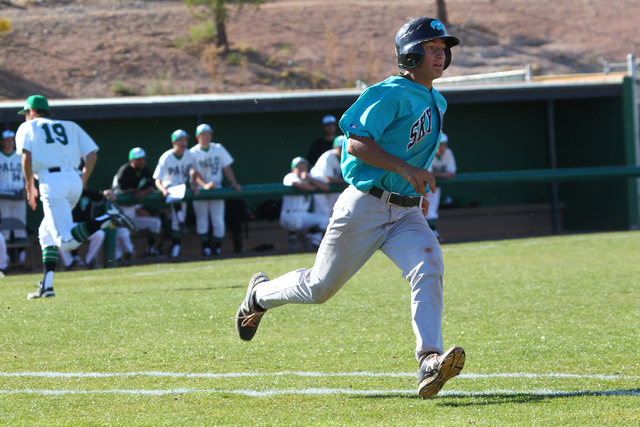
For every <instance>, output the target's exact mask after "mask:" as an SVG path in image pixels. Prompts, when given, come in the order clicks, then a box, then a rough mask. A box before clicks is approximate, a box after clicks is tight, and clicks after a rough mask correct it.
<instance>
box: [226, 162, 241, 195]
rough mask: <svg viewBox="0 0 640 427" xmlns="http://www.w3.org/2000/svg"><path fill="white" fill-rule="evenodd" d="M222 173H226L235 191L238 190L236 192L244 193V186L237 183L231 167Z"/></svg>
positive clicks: (227, 167)
mask: <svg viewBox="0 0 640 427" xmlns="http://www.w3.org/2000/svg"><path fill="white" fill-rule="evenodd" d="M222 172H224V176H226V177H227V179H228V180H229V182H230V183H231V186H232V187H233V189H234V190H236V192H240V191H242V186H241V185H240V184H238V182H237V181H236V176H235V174H234V173H233V169H231V166H230V165H229V166H225V167H224V168H222Z"/></svg>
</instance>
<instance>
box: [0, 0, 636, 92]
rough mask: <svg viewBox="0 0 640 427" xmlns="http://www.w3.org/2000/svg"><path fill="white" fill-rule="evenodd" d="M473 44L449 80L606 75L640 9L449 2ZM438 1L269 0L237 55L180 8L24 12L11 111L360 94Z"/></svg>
mask: <svg viewBox="0 0 640 427" xmlns="http://www.w3.org/2000/svg"><path fill="white" fill-rule="evenodd" d="M446 4H447V11H448V15H449V22H450V25H449V26H448V31H449V33H451V34H454V35H456V36H458V37H460V39H461V40H462V44H461V46H460V47H459V48H454V53H453V64H452V66H451V67H450V68H449V69H448V70H447V71H446V73H445V75H449V76H455V75H464V74H474V73H479V72H491V71H503V70H509V69H521V68H524V67H525V66H526V65H527V64H531V65H532V67H533V70H534V73H535V74H537V75H540V74H566V73H588V72H601V71H602V65H601V61H602V60H603V59H604V60H607V61H610V62H624V61H625V58H626V55H627V54H628V53H634V54H636V55H638V54H640V51H639V49H638V47H639V46H640V31H639V30H638V17H639V16H640V2H638V1H637V0H562V1H557V0H556V1H553V0H536V1H531V0H446ZM435 13H436V10H435V0H430V1H424V0H393V1H389V0H270V1H268V2H267V3H266V4H264V5H262V6H260V8H259V9H256V8H254V7H245V8H244V9H242V10H241V11H236V10H235V9H231V17H230V21H229V23H228V26H227V32H228V38H229V41H230V46H231V49H232V50H231V52H230V53H229V54H226V55H225V54H221V53H218V52H217V51H215V49H213V47H212V46H213V45H212V43H211V42H209V41H207V40H206V38H200V39H199V40H198V42H197V43H196V42H194V39H193V37H192V31H191V29H190V28H191V27H194V26H197V25H198V21H197V20H196V19H195V18H194V17H193V16H192V15H191V14H190V12H189V10H188V9H187V7H186V6H185V5H184V4H183V3H181V2H180V1H177V0H166V1H116V0H87V1H75V2H74V1H68V2H62V1H52V0H50V1H47V0H43V1H42V2H33V1H29V2H26V1H23V0H14V2H13V3H12V4H11V5H9V6H8V5H5V4H2V6H0V16H5V17H9V18H11V19H12V26H13V30H12V31H11V32H9V33H8V34H6V35H5V36H4V37H0V99H5V100H7V99H20V100H21V99H24V98H25V97H26V96H27V95H29V94H32V93H35V92H38V93H42V94H44V95H46V96H49V97H51V98H90V97H113V96H122V95H126V94H132V95H136V94H137V95H159V94H172V93H228V92H265V91H278V90H288V89H307V88H339V87H353V85H354V84H355V81H356V80H358V79H362V80H365V81H368V82H377V81H380V80H382V79H384V78H385V77H387V76H389V75H391V74H394V73H395V72H396V71H397V68H396V65H395V53H394V45H393V39H394V36H395V33H396V31H397V30H398V28H400V26H401V25H402V24H404V23H405V22H407V21H408V20H410V19H412V18H415V17H418V16H435Z"/></svg>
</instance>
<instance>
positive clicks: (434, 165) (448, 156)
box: [426, 133, 457, 241]
mask: <svg viewBox="0 0 640 427" xmlns="http://www.w3.org/2000/svg"><path fill="white" fill-rule="evenodd" d="M448 144H449V137H448V136H447V135H446V134H444V133H443V134H442V140H441V141H440V145H439V146H438V151H436V156H435V157H434V158H433V162H431V166H429V172H431V173H432V174H433V176H434V177H436V178H447V179H452V178H455V176H456V170H457V168H456V159H455V157H453V151H451V149H450V148H448V147H449V145H448ZM441 196H442V189H441V188H440V187H436V192H435V193H429V198H428V201H429V211H428V212H427V216H426V219H427V222H428V223H429V227H431V229H432V230H433V234H435V236H436V238H437V239H438V241H440V240H441V239H440V233H439V232H438V230H437V228H436V222H437V220H438V218H439V216H440V215H439V214H438V209H439V208H440V197H441Z"/></svg>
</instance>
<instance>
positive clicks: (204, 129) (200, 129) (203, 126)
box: [196, 123, 213, 136]
mask: <svg viewBox="0 0 640 427" xmlns="http://www.w3.org/2000/svg"><path fill="white" fill-rule="evenodd" d="M202 132H211V133H213V129H211V126H209V125H208V124H206V123H203V124H201V125H200V126H198V127H197V128H196V136H198V135H200V134H201V133H202Z"/></svg>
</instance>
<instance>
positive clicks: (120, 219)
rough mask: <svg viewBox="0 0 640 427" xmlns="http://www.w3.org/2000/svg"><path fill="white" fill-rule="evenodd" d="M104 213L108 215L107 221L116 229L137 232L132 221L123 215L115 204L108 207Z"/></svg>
mask: <svg viewBox="0 0 640 427" xmlns="http://www.w3.org/2000/svg"><path fill="white" fill-rule="evenodd" d="M106 213H107V215H109V221H110V222H111V224H112V225H114V226H116V227H125V228H128V229H129V230H131V231H138V227H136V226H135V224H134V223H133V221H131V219H130V218H129V217H128V216H126V215H125V214H124V212H123V211H122V208H120V206H118V205H116V204H115V203H113V204H112V205H111V206H110V207H109V209H108V210H107V212H106Z"/></svg>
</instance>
